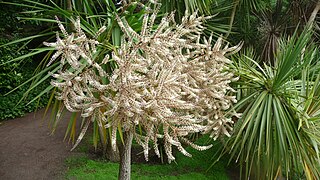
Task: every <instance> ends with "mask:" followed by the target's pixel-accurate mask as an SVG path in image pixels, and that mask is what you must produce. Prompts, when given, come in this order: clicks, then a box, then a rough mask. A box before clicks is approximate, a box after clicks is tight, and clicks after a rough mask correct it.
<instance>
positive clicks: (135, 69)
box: [45, 1, 240, 162]
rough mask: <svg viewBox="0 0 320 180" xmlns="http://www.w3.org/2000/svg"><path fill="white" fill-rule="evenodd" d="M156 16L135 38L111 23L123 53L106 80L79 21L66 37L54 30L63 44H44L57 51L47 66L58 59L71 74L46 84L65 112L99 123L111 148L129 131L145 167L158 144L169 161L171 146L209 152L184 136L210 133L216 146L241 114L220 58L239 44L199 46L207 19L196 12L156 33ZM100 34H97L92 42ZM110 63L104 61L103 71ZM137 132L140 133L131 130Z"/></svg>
mask: <svg viewBox="0 0 320 180" xmlns="http://www.w3.org/2000/svg"><path fill="white" fill-rule="evenodd" d="M123 2H126V1H123ZM158 10H159V9H156V10H155V11H154V12H153V13H152V14H151V15H149V14H145V15H144V17H143V21H142V28H141V31H140V32H136V31H134V30H133V29H132V28H131V27H130V26H129V24H128V22H127V21H126V20H125V19H121V18H120V17H118V16H116V19H117V21H118V24H119V26H120V28H121V30H122V31H123V32H124V37H123V39H122V44H121V47H120V48H119V49H118V50H116V51H114V52H112V54H111V58H112V60H114V61H115V62H116V63H117V67H118V68H117V69H115V70H114V71H113V72H112V74H111V75H110V77H109V76H108V75H107V73H106V72H105V70H104V69H103V68H102V67H101V64H99V63H97V62H95V60H94V59H93V57H94V56H93V54H94V53H95V51H96V50H95V46H96V45H97V44H99V42H97V41H96V40H95V39H89V38H87V37H86V36H85V34H84V32H82V30H81V28H80V24H79V23H80V21H79V20H78V19H77V20H76V22H75V27H76V30H77V33H76V34H71V35H69V34H67V32H65V29H64V27H63V25H62V24H61V23H59V27H60V29H61V31H62V33H63V34H64V36H65V37H64V39H60V37H59V36H57V42H56V43H45V44H46V45H48V46H52V47H55V48H56V50H57V52H56V53H55V54H54V55H53V57H52V59H51V61H50V63H52V61H54V60H55V59H57V58H58V57H59V56H61V65H62V66H61V67H64V66H65V61H66V62H67V63H68V65H70V67H71V68H61V70H60V71H59V73H58V74H54V75H53V77H54V78H56V80H53V81H52V83H51V84H52V85H53V86H55V87H57V88H58V89H59V90H60V91H59V93H58V94H57V98H59V99H61V100H63V101H64V104H65V107H66V108H67V109H68V110H70V111H80V112H82V114H81V116H83V117H89V116H91V117H92V116H94V117H95V118H98V119H99V120H103V121H104V122H105V124H106V125H105V127H106V128H111V134H112V135H111V144H112V147H113V148H114V149H115V148H116V137H117V136H116V132H117V130H118V127H119V125H120V126H121V127H122V129H123V130H124V131H131V132H132V133H134V138H135V139H136V142H137V143H138V144H140V145H141V146H142V147H143V149H144V155H145V158H146V160H147V159H148V152H149V144H150V142H153V149H154V151H155V153H156V154H157V155H158V156H160V153H159V149H158V142H159V139H161V141H162V142H163V143H164V151H165V153H166V154H167V156H168V161H169V162H171V161H172V160H174V159H175V158H174V156H173V154H172V146H176V148H177V149H178V150H179V151H180V152H182V153H183V154H184V155H186V156H191V154H189V153H188V152H187V151H186V150H185V149H184V147H183V144H187V145H190V146H191V147H193V148H195V149H197V150H205V149H208V148H210V147H211V145H209V146H198V145H196V144H194V143H193V142H191V141H189V140H188V139H187V136H188V135H189V134H192V133H209V134H210V136H211V137H212V138H214V139H217V138H218V137H220V136H221V135H226V136H230V131H231V130H232V124H233V121H232V119H231V117H232V116H234V115H238V114H236V113H235V112H233V111H230V109H231V108H232V105H233V104H234V103H236V99H235V97H234V96H231V95H230V92H233V91H234V90H233V89H232V88H231V87H230V86H229V84H230V82H231V81H235V80H236V78H235V77H234V75H233V74H232V72H229V71H228V70H227V66H226V65H227V64H228V63H231V61H230V60H228V59H227V58H226V57H225V55H226V54H227V53H234V52H236V51H238V50H239V48H240V45H238V46H235V47H231V48H228V47H227V46H226V47H224V48H223V49H221V46H222V39H221V38H219V39H218V40H217V41H216V43H215V44H214V45H213V46H212V37H209V38H208V39H206V38H204V39H203V41H201V34H202V31H203V30H204V26H203V21H204V20H205V19H207V18H208V17H202V16H197V13H193V14H191V15H189V14H188V13H186V15H185V16H184V17H183V19H182V23H181V24H177V23H176V22H175V21H174V15H173V13H171V14H169V15H167V16H165V17H164V18H163V19H162V20H161V22H160V24H159V25H158V26H156V28H155V29H154V27H155V26H154V23H155V18H156V13H157V12H158ZM104 30H105V27H103V28H101V30H99V31H98V32H97V33H96V34H97V36H98V35H99V34H101V32H102V31H104ZM108 61H109V56H106V57H105V58H104V59H103V61H102V64H105V63H107V62H108ZM102 78H108V79H109V83H108V84H103V83H102ZM97 94H98V95H97ZM227 112H229V113H227ZM106 117H108V119H112V120H111V121H107V118H106ZM95 118H93V120H94V119H95ZM137 126H139V127H141V128H142V130H143V131H142V132H141V131H138V130H136V127H137Z"/></svg>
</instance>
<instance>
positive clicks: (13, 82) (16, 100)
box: [0, 1, 48, 121]
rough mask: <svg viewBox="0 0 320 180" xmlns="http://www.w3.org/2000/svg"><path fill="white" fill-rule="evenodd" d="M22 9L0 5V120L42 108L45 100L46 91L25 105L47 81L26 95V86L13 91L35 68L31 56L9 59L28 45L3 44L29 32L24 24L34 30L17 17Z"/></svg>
mask: <svg viewBox="0 0 320 180" xmlns="http://www.w3.org/2000/svg"><path fill="white" fill-rule="evenodd" d="M13 2H17V1H13ZM24 10H26V9H25V8H22V7H18V6H13V7H10V8H8V6H3V5H2V6H0V12H1V13H0V121H1V120H5V119H11V118H16V117H20V116H23V115H24V114H25V113H27V112H32V111H35V110H36V109H37V108H39V107H43V106H44V105H45V104H46V103H47V101H48V95H47V94H46V95H45V96H43V97H42V98H41V99H38V100H37V101H34V102H32V103H30V104H28V102H29V101H30V100H32V99H33V98H35V97H36V96H37V95H38V94H39V93H40V92H41V91H42V90H43V89H44V88H45V87H46V86H47V85H48V81H47V83H43V84H41V85H40V86H39V88H37V89H35V90H33V91H31V92H30V94H29V95H28V96H26V94H25V92H26V91H27V90H28V88H29V87H28V85H25V86H22V87H21V88H19V89H17V90H15V91H13V90H14V89H15V88H16V87H18V86H19V85H21V84H23V83H24V82H26V81H27V80H29V79H30V78H31V77H32V76H33V71H34V70H35V69H36V68H35V67H37V66H38V65H37V63H35V62H33V59H32V58H31V57H27V58H24V59H23V60H21V61H12V60H13V59H15V58H18V57H21V56H24V55H26V54H28V53H29V49H28V46H26V44H25V43H24V42H19V43H13V44H10V45H7V46H4V45H5V44H7V43H9V42H11V41H17V40H20V39H21V38H22V37H25V36H27V35H29V33H30V32H28V31H30V28H28V27H31V29H36V28H35V27H34V26H33V25H32V23H31V24H30V22H23V21H20V20H19V18H18V17H19V16H18V14H19V12H21V11H24ZM10 91H13V92H10ZM9 92H10V93H9ZM7 93H9V94H7Z"/></svg>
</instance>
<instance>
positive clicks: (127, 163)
mask: <svg viewBox="0 0 320 180" xmlns="http://www.w3.org/2000/svg"><path fill="white" fill-rule="evenodd" d="M132 139H133V133H132V132H131V131H126V132H124V133H123V140H124V143H123V146H122V148H121V151H120V169H119V180H130V175H131V145H132Z"/></svg>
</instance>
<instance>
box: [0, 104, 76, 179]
mask: <svg viewBox="0 0 320 180" xmlns="http://www.w3.org/2000/svg"><path fill="white" fill-rule="evenodd" d="M43 114H44V109H42V110H40V111H38V112H35V113H29V114H27V115H26V116H24V117H21V118H17V119H12V120H8V121H3V122H1V124H0V179H6V180H11V179H12V180H15V179H17V180H18V179H19V180H20V179H24V180H29V179H30V180H31V179H32V180H35V179H63V173H64V172H65V170H66V167H65V165H64V161H65V159H66V158H67V157H69V156H74V155H78V154H79V153H76V152H70V149H71V145H70V144H68V143H66V142H63V138H64V133H65V130H66V127H67V124H68V120H69V119H70V115H71V114H70V113H65V115H64V116H63V118H62V119H61V122H60V124H59V127H58V128H57V130H56V132H55V134H54V135H52V134H51V131H50V129H49V128H48V122H49V121H48V120H49V114H50V112H49V113H48V115H47V116H46V117H45V118H44V120H43V118H42V117H43Z"/></svg>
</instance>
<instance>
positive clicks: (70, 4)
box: [67, 0, 72, 11]
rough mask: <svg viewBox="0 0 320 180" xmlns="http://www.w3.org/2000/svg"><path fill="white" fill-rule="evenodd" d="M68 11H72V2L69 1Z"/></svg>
mask: <svg viewBox="0 0 320 180" xmlns="http://www.w3.org/2000/svg"><path fill="white" fill-rule="evenodd" d="M67 10H68V11H72V0H67Z"/></svg>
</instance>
